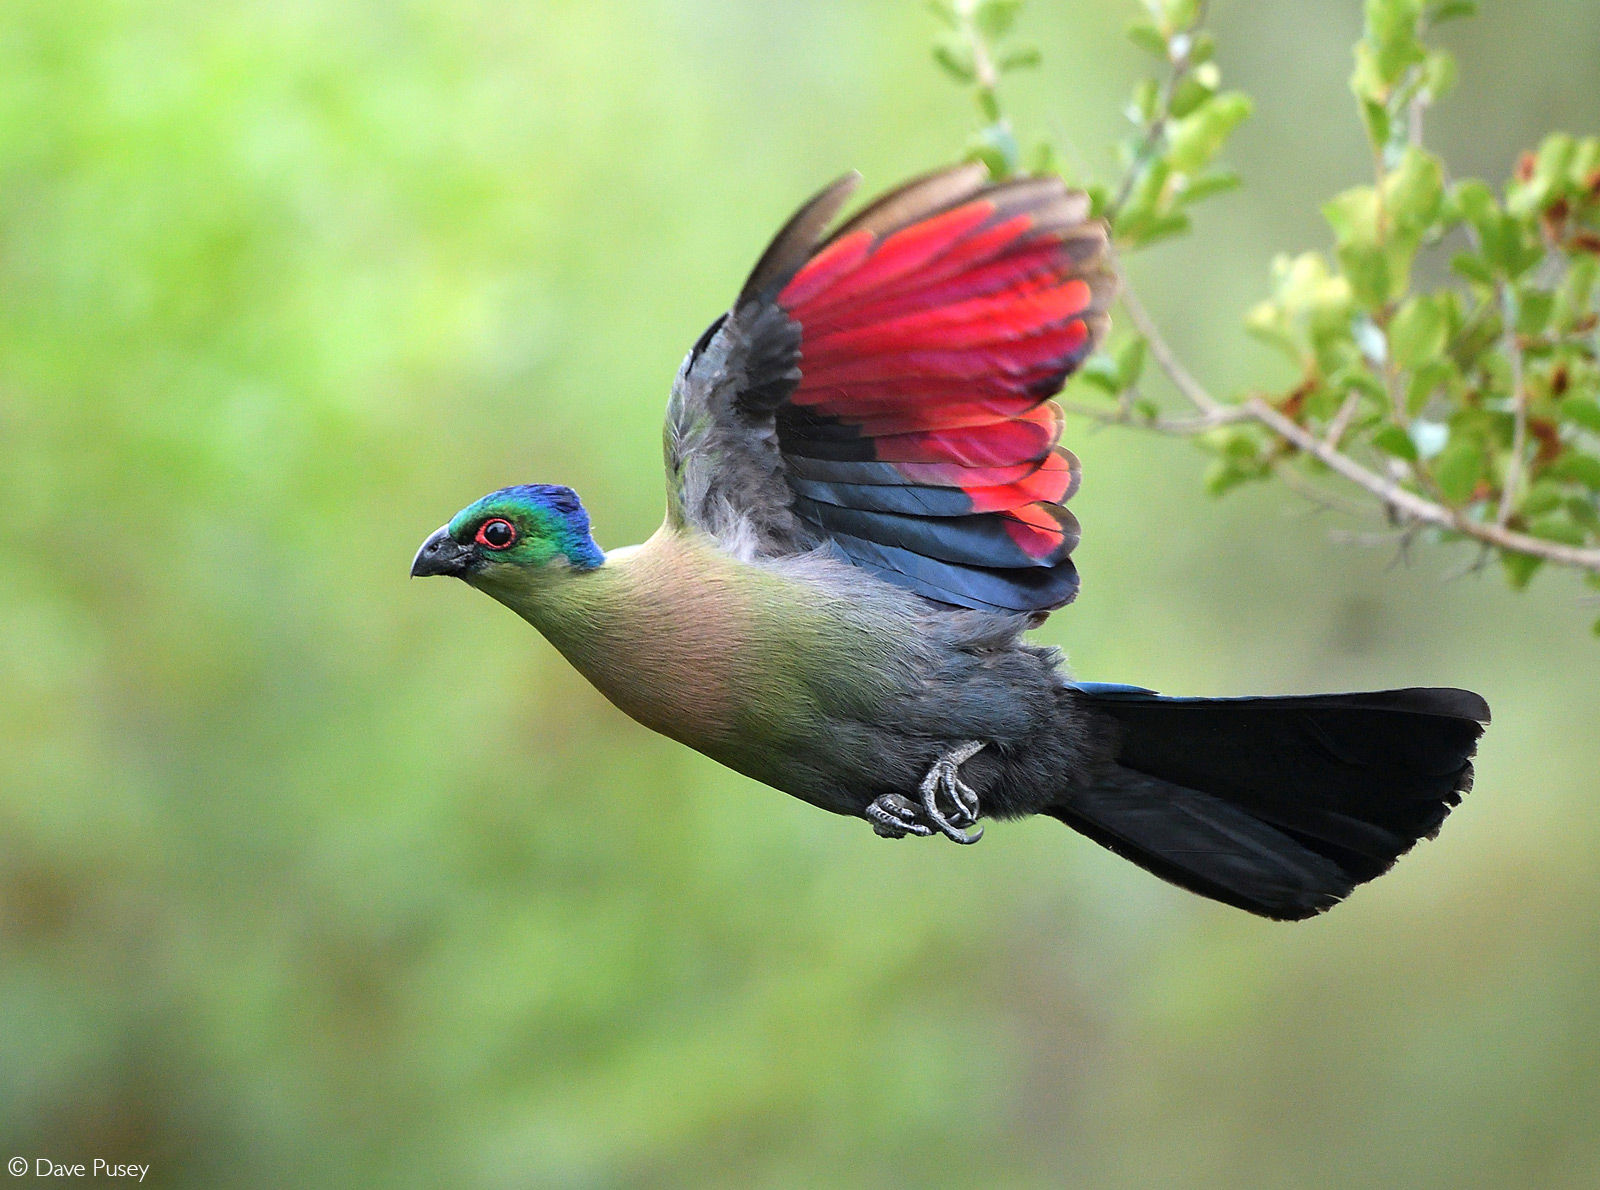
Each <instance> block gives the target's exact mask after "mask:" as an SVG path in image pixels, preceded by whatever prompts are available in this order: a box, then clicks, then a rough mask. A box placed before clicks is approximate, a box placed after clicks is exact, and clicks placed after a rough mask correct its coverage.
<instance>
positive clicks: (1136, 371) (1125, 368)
mask: <svg viewBox="0 0 1600 1190" xmlns="http://www.w3.org/2000/svg"><path fill="white" fill-rule="evenodd" d="M1144 359H1145V341H1144V339H1143V337H1141V336H1137V335H1136V336H1134V337H1133V338H1132V339H1129V340H1128V341H1127V342H1126V343H1124V344H1123V345H1122V346H1121V347H1119V348H1118V349H1117V386H1118V388H1119V390H1121V389H1129V388H1132V387H1134V386H1135V385H1136V384H1138V383H1139V377H1140V376H1142V375H1143V374H1144Z"/></svg>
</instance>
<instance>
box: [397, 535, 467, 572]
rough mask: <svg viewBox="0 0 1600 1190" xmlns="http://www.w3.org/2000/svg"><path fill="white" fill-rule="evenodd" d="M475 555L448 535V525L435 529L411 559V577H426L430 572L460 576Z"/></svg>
mask: <svg viewBox="0 0 1600 1190" xmlns="http://www.w3.org/2000/svg"><path fill="white" fill-rule="evenodd" d="M474 558H475V555H474V554H473V551H472V550H471V549H470V548H468V547H467V546H464V545H458V544H457V543H456V540H455V538H453V537H451V536H450V532H449V526H448V525H447V526H445V527H444V528H442V529H439V530H437V531H436V532H435V533H434V534H433V536H431V537H429V538H428V540H427V541H424V542H423V543H422V548H421V549H420V550H418V551H417V556H416V557H415V558H413V559H411V577H412V578H426V577H427V576H428V575H432V574H443V575H448V576H449V577H451V578H460V577H462V576H463V575H464V574H466V573H467V571H468V570H470V569H471V567H472V562H473V561H474Z"/></svg>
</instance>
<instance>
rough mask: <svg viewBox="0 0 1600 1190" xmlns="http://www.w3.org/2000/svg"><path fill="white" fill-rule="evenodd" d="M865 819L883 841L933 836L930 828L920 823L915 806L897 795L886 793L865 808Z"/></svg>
mask: <svg viewBox="0 0 1600 1190" xmlns="http://www.w3.org/2000/svg"><path fill="white" fill-rule="evenodd" d="M866 817H867V821H868V822H870V823H872V829H873V832H874V833H876V834H879V835H882V836H883V837H884V838H885V839H903V838H905V837H906V836H907V835H917V836H919V837H924V838H925V837H927V836H928V835H931V834H933V830H932V828H930V827H928V826H925V825H924V824H923V823H922V821H921V810H919V809H918V807H917V804H916V803H915V802H913V801H912V800H911V799H910V798H906V797H901V796H900V795H899V794H898V793H886V794H884V795H883V796H882V797H880V798H879V799H878V800H877V801H875V802H873V803H872V804H871V805H870V806H868V807H867V810H866Z"/></svg>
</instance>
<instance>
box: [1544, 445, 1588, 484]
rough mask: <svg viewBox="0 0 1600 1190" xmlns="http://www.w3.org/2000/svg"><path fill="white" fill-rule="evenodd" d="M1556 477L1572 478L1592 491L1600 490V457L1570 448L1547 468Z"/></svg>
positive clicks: (1574, 481)
mask: <svg viewBox="0 0 1600 1190" xmlns="http://www.w3.org/2000/svg"><path fill="white" fill-rule="evenodd" d="M1545 474H1546V475H1549V476H1551V477H1552V478H1555V479H1570V480H1571V481H1572V482H1573V483H1581V484H1582V485H1583V486H1584V487H1586V488H1588V489H1589V490H1590V491H1591V492H1600V459H1597V458H1595V457H1594V456H1593V455H1586V454H1584V453H1582V452H1581V451H1576V450H1569V451H1567V452H1566V453H1565V454H1563V455H1562V456H1561V457H1560V458H1559V459H1557V460H1556V461H1555V462H1553V463H1551V464H1550V466H1549V467H1547V468H1546V469H1545Z"/></svg>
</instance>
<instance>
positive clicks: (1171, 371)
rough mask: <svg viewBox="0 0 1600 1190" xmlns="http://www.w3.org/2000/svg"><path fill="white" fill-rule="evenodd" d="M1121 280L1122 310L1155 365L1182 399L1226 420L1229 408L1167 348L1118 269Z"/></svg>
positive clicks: (1159, 332)
mask: <svg viewBox="0 0 1600 1190" xmlns="http://www.w3.org/2000/svg"><path fill="white" fill-rule="evenodd" d="M1117 273H1118V281H1119V283H1120V285H1121V294H1120V296H1121V298H1122V306H1123V309H1125V310H1127V312H1128V321H1129V322H1131V323H1133V327H1134V329H1135V330H1136V331H1138V332H1139V334H1140V335H1142V336H1143V337H1144V341H1145V343H1146V344H1147V345H1148V346H1149V348H1150V354H1151V356H1153V357H1154V359H1155V361H1156V364H1157V365H1158V366H1159V367H1160V368H1161V370H1162V371H1163V372H1165V373H1166V374H1167V379H1168V380H1171V381H1172V383H1173V386H1174V387H1175V388H1176V389H1177V390H1178V392H1180V393H1181V394H1183V398H1184V399H1185V400H1186V401H1188V402H1189V404H1191V405H1193V406H1194V407H1195V408H1196V409H1198V410H1200V412H1201V413H1203V414H1205V415H1206V416H1207V417H1213V418H1215V417H1226V416H1227V406H1225V405H1224V404H1223V403H1222V402H1221V401H1219V400H1217V399H1216V398H1215V397H1213V396H1212V395H1211V394H1210V393H1208V392H1206V390H1205V386H1204V385H1202V384H1201V383H1200V382H1199V381H1198V380H1196V379H1195V378H1194V377H1193V376H1191V375H1190V374H1189V370H1188V369H1187V368H1185V367H1184V366H1183V364H1182V363H1181V362H1180V361H1179V359H1178V357H1177V356H1176V355H1174V354H1173V351H1172V348H1171V347H1169V346H1168V345H1167V341H1166V339H1164V338H1162V336H1161V329H1160V328H1159V327H1158V326H1156V324H1155V321H1154V320H1153V319H1152V318H1151V317H1150V314H1149V312H1148V311H1147V310H1146V309H1145V308H1144V304H1143V303H1142V302H1140V301H1139V299H1138V297H1137V296H1136V295H1135V294H1134V292H1133V286H1131V285H1129V284H1128V278H1127V274H1125V273H1123V272H1122V270H1121V269H1120V268H1119V269H1118V270H1117Z"/></svg>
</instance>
